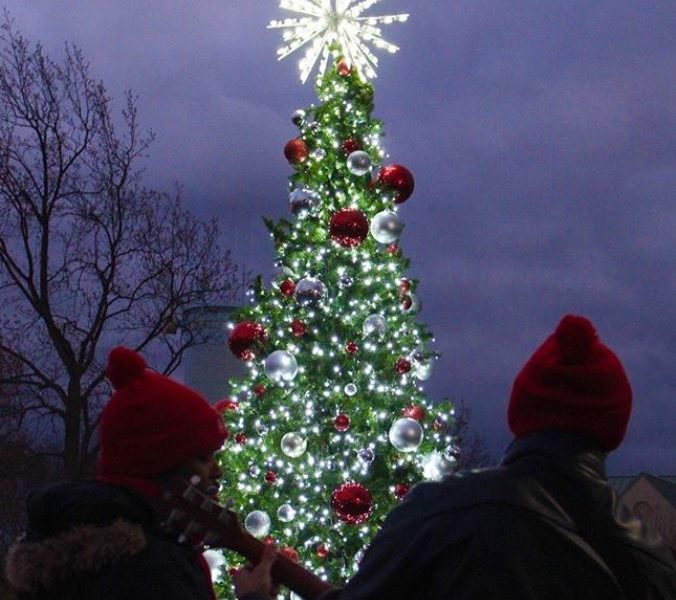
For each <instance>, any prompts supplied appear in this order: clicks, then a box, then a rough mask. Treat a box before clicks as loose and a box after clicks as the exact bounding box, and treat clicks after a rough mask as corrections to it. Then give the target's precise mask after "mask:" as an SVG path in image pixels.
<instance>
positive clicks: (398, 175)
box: [378, 165, 415, 204]
mask: <svg viewBox="0 0 676 600" xmlns="http://www.w3.org/2000/svg"><path fill="white" fill-rule="evenodd" d="M378 183H379V184H380V185H381V186H382V187H384V188H385V189H387V190H391V191H393V192H394V193H395V195H394V202H395V204H401V203H402V202H406V200H408V199H409V198H410V197H411V194H412V193H413V190H414V189H415V180H414V179H413V173H411V171H409V170H408V169H407V168H406V167H403V166H401V165H387V166H385V167H382V168H381V169H380V171H379V172H378Z"/></svg>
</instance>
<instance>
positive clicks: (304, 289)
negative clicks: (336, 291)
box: [294, 277, 326, 306]
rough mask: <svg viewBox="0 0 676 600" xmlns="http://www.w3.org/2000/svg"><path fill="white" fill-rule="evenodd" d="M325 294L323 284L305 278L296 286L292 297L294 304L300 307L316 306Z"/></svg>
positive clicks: (310, 278)
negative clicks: (294, 299)
mask: <svg viewBox="0 0 676 600" xmlns="http://www.w3.org/2000/svg"><path fill="white" fill-rule="evenodd" d="M325 293H326V287H324V284H323V283H322V282H321V281H319V279H315V278H314V277H305V278H304V279H301V280H300V281H299V282H298V283H297V284H296V291H295V292H294V296H295V298H296V302H298V304H301V305H302V306H309V305H312V304H317V302H319V301H320V300H321V299H322V298H323V297H324V294H325Z"/></svg>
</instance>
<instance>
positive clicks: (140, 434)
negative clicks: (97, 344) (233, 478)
mask: <svg viewBox="0 0 676 600" xmlns="http://www.w3.org/2000/svg"><path fill="white" fill-rule="evenodd" d="M106 374H107V376H108V379H109V380H110V382H111V384H112V386H113V389H114V390H115V391H114V393H113V395H112V397H111V398H110V400H109V401H108V403H107V404H106V406H105V407H104V409H103V413H102V415H101V425H100V430H99V440H100V447H101V452H100V455H99V461H98V465H97V479H99V480H101V481H106V482H108V483H113V484H119V485H126V486H129V487H132V488H135V489H137V490H139V491H141V492H143V493H145V494H147V495H150V496H155V495H157V493H158V492H159V489H160V484H161V482H162V481H163V479H165V478H166V477H167V476H168V475H170V474H174V473H175V474H182V475H186V476H190V475H191V474H193V473H194V474H197V475H200V477H202V478H203V479H205V478H206V479H208V481H205V482H204V485H205V486H207V485H209V484H211V483H213V480H214V479H215V478H216V477H218V475H219V472H218V469H217V466H216V463H215V460H214V457H213V455H214V453H215V452H216V451H217V450H219V449H220V448H221V446H222V445H223V442H224V441H225V440H226V439H227V437H228V432H227V430H226V428H225V425H224V423H223V420H222V418H221V415H220V414H219V413H218V412H217V411H216V410H215V409H214V408H212V407H211V406H210V405H209V403H208V402H207V401H206V400H205V399H204V398H203V397H202V396H201V395H200V394H198V393H197V392H195V391H194V390H191V389H190V388H188V387H186V386H184V385H182V384H180V383H178V382H177V381H174V380H172V379H170V378H169V377H165V376H163V375H160V374H159V373H156V372H154V371H151V370H150V369H148V368H147V365H146V362H145V360H144V359H143V357H142V356H140V355H139V354H137V353H136V352H134V351H133V350H130V349H128V348H123V347H118V348H115V349H114V350H112V352H111V353H110V355H109V356H108V365H107V369H106Z"/></svg>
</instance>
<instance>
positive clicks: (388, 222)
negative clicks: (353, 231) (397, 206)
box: [371, 210, 404, 244]
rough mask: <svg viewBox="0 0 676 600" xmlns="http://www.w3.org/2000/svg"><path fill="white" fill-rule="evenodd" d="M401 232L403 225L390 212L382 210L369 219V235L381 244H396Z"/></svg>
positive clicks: (395, 215) (395, 214) (396, 216)
mask: <svg viewBox="0 0 676 600" xmlns="http://www.w3.org/2000/svg"><path fill="white" fill-rule="evenodd" d="M403 230H404V224H403V223H402V222H401V220H400V219H399V216H398V215H397V213H394V212H392V211H391V210H383V211H381V212H379V213H378V214H377V215H376V216H375V217H373V219H371V235H372V236H373V237H374V239H375V240H376V242H380V243H381V244H392V243H394V242H396V241H397V240H398V239H399V236H400V235H401V232H402V231H403Z"/></svg>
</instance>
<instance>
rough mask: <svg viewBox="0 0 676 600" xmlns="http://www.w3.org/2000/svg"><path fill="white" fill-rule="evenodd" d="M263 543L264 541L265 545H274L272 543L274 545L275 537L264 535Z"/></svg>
mask: <svg viewBox="0 0 676 600" xmlns="http://www.w3.org/2000/svg"><path fill="white" fill-rule="evenodd" d="M263 543H264V544H265V545H266V546H274V545H275V538H273V537H272V536H271V535H266V536H265V537H264V538H263Z"/></svg>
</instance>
